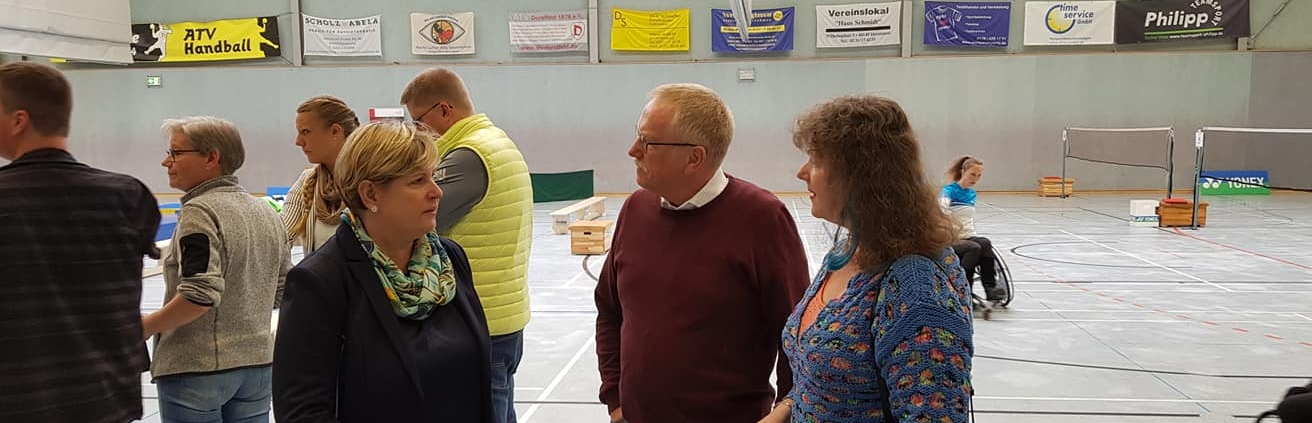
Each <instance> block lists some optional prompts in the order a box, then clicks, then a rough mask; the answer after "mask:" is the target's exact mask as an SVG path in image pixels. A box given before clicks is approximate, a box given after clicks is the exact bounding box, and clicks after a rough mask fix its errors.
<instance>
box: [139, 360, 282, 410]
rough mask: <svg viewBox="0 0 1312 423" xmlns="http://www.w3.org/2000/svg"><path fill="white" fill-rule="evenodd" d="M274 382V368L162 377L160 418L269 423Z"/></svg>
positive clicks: (159, 387) (159, 388) (156, 384)
mask: <svg viewBox="0 0 1312 423" xmlns="http://www.w3.org/2000/svg"><path fill="white" fill-rule="evenodd" d="M272 383H273V367H272V366H264V367H251V368H244V369H235V370H229V371H225V372H220V373H208V374H203V375H178V376H165V377H161V378H159V379H157V380H156V381H155V388H156V390H157V391H159V415H160V419H161V420H162V421H163V422H164V423H268V421H269V401H270V400H271V399H272V397H273V387H272Z"/></svg>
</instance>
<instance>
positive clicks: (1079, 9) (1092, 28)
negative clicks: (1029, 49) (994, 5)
mask: <svg viewBox="0 0 1312 423" xmlns="http://www.w3.org/2000/svg"><path fill="white" fill-rule="evenodd" d="M1115 39H1116V2H1114V1H1069V2H1050V1H1031V2H1026V3H1025V45H1027V46H1059V45H1104V44H1112V43H1113V42H1115Z"/></svg>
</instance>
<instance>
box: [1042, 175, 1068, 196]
mask: <svg viewBox="0 0 1312 423" xmlns="http://www.w3.org/2000/svg"><path fill="white" fill-rule="evenodd" d="M1065 185H1066V195H1068V196H1069V195H1071V194H1073V193H1075V180H1074V179H1071V178H1066V181H1065ZM1061 194H1062V179H1061V178H1059V177H1056V176H1045V177H1042V178H1039V196H1040V197H1061Z"/></svg>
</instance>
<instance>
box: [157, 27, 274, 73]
mask: <svg viewBox="0 0 1312 423" xmlns="http://www.w3.org/2000/svg"><path fill="white" fill-rule="evenodd" d="M279 56H282V49H281V48H279V47H278V17H277V16H264V17H259V18H245V19H226V20H220V21H210V22H177V23H170V24H165V23H142V24H132V60H133V61H134V62H205V61H212V60H241V59H263V58H266V57H279Z"/></svg>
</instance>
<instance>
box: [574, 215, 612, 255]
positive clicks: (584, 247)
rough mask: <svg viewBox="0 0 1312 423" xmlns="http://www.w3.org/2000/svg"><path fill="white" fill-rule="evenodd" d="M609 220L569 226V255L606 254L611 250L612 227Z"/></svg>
mask: <svg viewBox="0 0 1312 423" xmlns="http://www.w3.org/2000/svg"><path fill="white" fill-rule="evenodd" d="M613 224H614V222H612V221H609V220H585V221H582V222H574V223H571V224H570V225H569V253H570V254H576V255H589V254H604V253H605V252H606V251H609V250H610V240H611V226H612V225H613Z"/></svg>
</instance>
